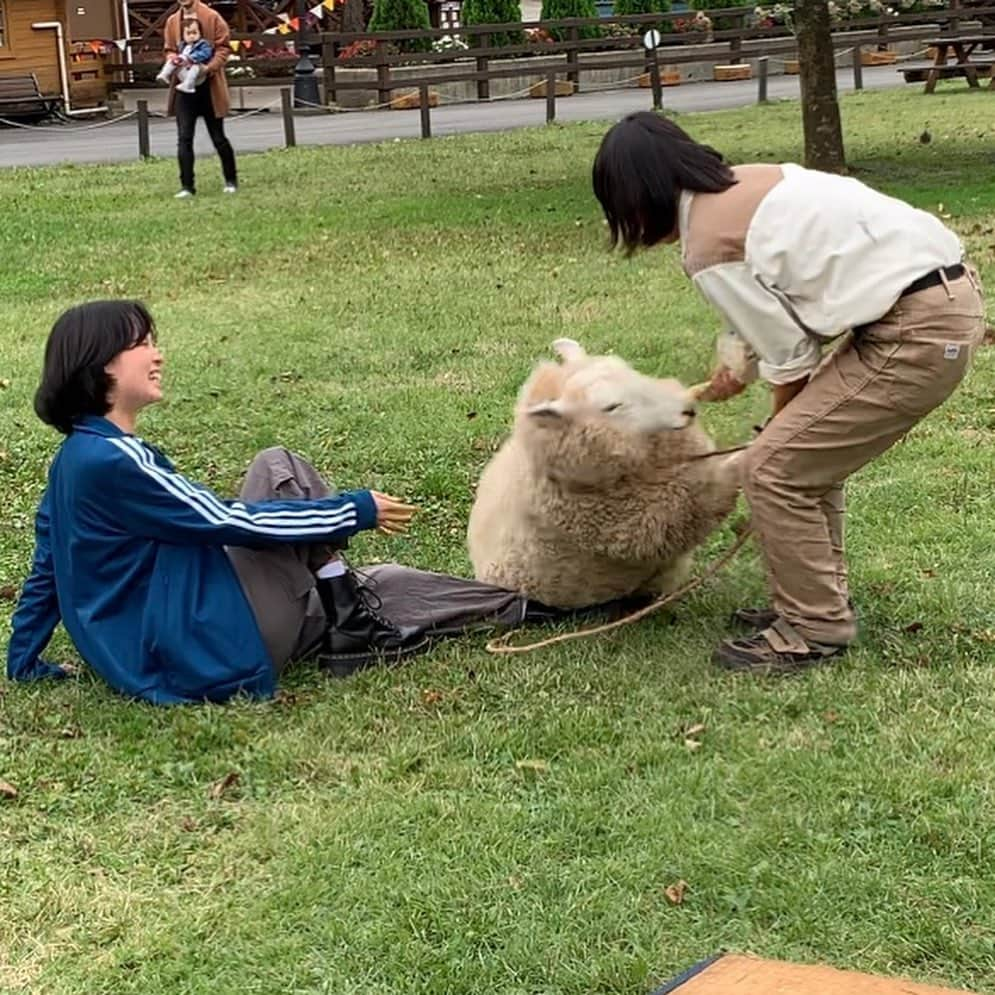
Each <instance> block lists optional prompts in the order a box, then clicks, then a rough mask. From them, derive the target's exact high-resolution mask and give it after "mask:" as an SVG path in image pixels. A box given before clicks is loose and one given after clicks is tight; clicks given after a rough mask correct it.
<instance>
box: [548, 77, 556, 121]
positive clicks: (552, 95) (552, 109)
mask: <svg viewBox="0 0 995 995" xmlns="http://www.w3.org/2000/svg"><path fill="white" fill-rule="evenodd" d="M555 120H556V73H555V72H553V73H547V75H546V124H552V123H553V122H554V121H555Z"/></svg>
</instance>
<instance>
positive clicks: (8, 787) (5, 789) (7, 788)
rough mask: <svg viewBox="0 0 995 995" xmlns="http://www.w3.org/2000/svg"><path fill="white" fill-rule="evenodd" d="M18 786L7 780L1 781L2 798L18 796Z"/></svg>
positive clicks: (0, 796) (0, 791)
mask: <svg viewBox="0 0 995 995" xmlns="http://www.w3.org/2000/svg"><path fill="white" fill-rule="evenodd" d="M16 797H17V788H15V787H14V785H13V784H8V783H7V782H6V781H0V798H16Z"/></svg>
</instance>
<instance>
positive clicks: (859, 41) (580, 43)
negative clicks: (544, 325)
mask: <svg viewBox="0 0 995 995" xmlns="http://www.w3.org/2000/svg"><path fill="white" fill-rule="evenodd" d="M240 2H245V0H240ZM753 16H754V15H753V10H752V8H743V7H733V8H721V9H715V10H710V11H709V17H710V18H711V20H712V22H713V23H723V22H724V23H728V22H729V21H737V20H738V22H739V24H738V26H736V27H728V28H722V29H720V30H712V31H708V32H705V31H701V30H696V31H680V32H678V31H667V30H666V29H665V27H664V26H665V25H666V24H667V23H668V22H669V23H672V22H674V21H677V20H680V19H685V20H686V19H687V18H688V15H687V14H686V13H677V12H668V13H658V14H637V15H627V16H612V17H602V18H596V19H593V18H563V19H558V20H547V21H535V22H527V23H526V22H509V23H505V24H487V25H472V26H463V27H462V28H460V29H459V30H458V32H453V31H452V30H449V29H445V28H433V29H426V30H408V31H381V32H363V33H356V34H344V33H323V34H315V33H307V32H305V33H292V34H288V35H279V34H277V35H274V34H272V33H269V32H233V38H234V39H235V40H236V42H237V43H238V47H239V51H240V53H243V54H244V55H245V56H246V58H244V59H243V62H242V64H243V65H246V66H250V67H251V66H252V65H253V64H256V65H259V66H262V65H264V64H265V63H266V59H267V55H269V56H270V57H271V60H273V61H274V62H275V60H276V59H279V62H275V65H277V66H279V72H277V73H276V74H275V75H274V77H273V78H271V79H265V78H264V79H259V78H251V79H246V80H245V81H244V82H245V83H246V84H251V85H266V84H268V83H274V84H277V83H281V82H282V83H284V84H285V83H286V80H287V78H288V77H289V76H290V75H291V73H292V71H293V65H294V63H295V61H296V56H295V55H294V54H293V46H294V45H300V44H304V45H307V46H308V47H309V48H310V50H311V51H312V53H313V54H314V55H315V56H316V57H318V58H319V59H320V64H321V66H322V68H323V70H324V84H325V102H326V103H327V104H334V103H336V101H337V99H338V95H339V93H341V92H347V91H350V90H351V91H357V90H359V91H374V90H375V91H376V93H377V103H378V104H381V105H387V104H388V103H389V102H390V100H391V97H392V94H393V92H394V91H395V90H399V89H409V88H410V89H418V88H420V87H422V86H435V85H441V84H444V83H458V82H463V83H471V84H475V88H476V97H477V99H478V100H489V99H491V92H490V91H491V87H490V84H491V82H492V81H495V80H498V79H505V78H512V77H523V76H524V77H535V78H536V79H546V78H547V77H548V76H549V74H550V73H554V74H555V75H556V76H557V77H558V78H562V79H565V80H567V81H569V82H570V83H571V84H573V86H574V88H575V89H576V88H577V87H578V85H579V83H580V76H581V73H582V72H590V71H595V70H601V69H626V68H629V69H638V70H640V71H643V72H651V71H652V68H653V65H654V64H655V63H659V64H661V65H665V66H679V65H685V64H689V63H693V62H701V61H704V60H714V61H722V62H725V63H729V64H733V65H735V64H737V63H740V62H742V61H743V60H745V59H755V58H760V57H762V56H766V55H777V54H783V53H790V52H793V51H794V49H795V39H794V36H793V35H792V33H791V31H790V30H789V29H788V28H787V27H786V26H785V25H769V26H768V25H759V24H749V23H747V22H748V20H749V19H750V18H752V17H753ZM979 17H995V4H993V5H992V6H985V7H981V6H979V7H972V8H965V7H962V6H959V5H958V6H952V7H948V8H944V9H936V10H930V11H923V12H918V13H913V14H900V15H897V16H890V17H889V16H883V17H880V18H876V19H871V18H862V19H858V20H853V21H848V22H844V23H840V24H837V25H835V26H834V36H836V37H838V36H840V35H841V34H843V33H846V43H847V44H851V45H863V46H868V47H885V46H887V45H888V44H889V42H890V41H892V40H893V39H894V38H895V37H896V34H895V32H896V29H901V37H902V38H903V39H907V40H917V39H925V38H931V37H933V36H935V35H936V34H937V33H938V31H939V32H942V31H944V30H947V31H955V30H957V28H958V26H959V24H960V22H961V21H963V20H965V19H976V18H979ZM612 25H619V26H621V27H622V28H624V29H627V30H629V31H631V32H632V33H631V34H614V35H607V34H602V35H600V36H599V37H591V38H585V37H583V34H584V29H589V28H592V27H598V28H599V29H602V30H604V29H606V28H609V27H610V26H612ZM649 27H660V29H661V35H662V39H661V44H660V47H659V49H658V50H657V51H656V53H647V52H645V51H644V50H643V47H642V37H641V36H642V33H643V30H644V29H646V28H649ZM537 29H538V30H541V31H544V32H546V33H548V34H552V33H555V34H556V35H558V36H559V37H560V38H561V39H562V40H559V41H545V42H541V43H535V42H531V43H526V42H521V43H515V44H512V45H495V44H493V39H494V37H495V36H496V35H502V34H509V33H512V34H521V33H522V32H524V31H535V30H537ZM447 36H449V37H459V38H460V39H461V41H463V42H465V43H466V44H467V45H469V46H470V47H468V48H465V49H450V50H446V51H441V52H436V51H428V52H422V51H404V50H403V45H404V44H405V43H410V42H413V41H422V42H425V41H427V42H429V43H431V42H433V41H437V40H438V39H440V38H444V37H447ZM356 42H367V43H370V45H371V46H372V49H373V50H372V52H371V53H370V54H368V55H352V56H351V57H345V56H344V55H343V53H344V52H345V53H346V56H348V55H349V53H348V51H347V49H348V47H349V46H354V43H356ZM690 46H694V51H688V50H687V49H688V48H689V47H690ZM703 46H704V47H703ZM508 60H515V64H511V63H510V62H509V61H508ZM153 65H155V68H156V69H157V68H158V65H157V64H153V63H151V62H150V63H149V64H148V66H147V67H143V66H142V65H140V64H136V65H131V66H128V67H120V70H121V71H126V72H128V73H134V74H135V76H134V81H133V82H131V83H121V84H117V85H118V86H119V87H121V86H131V87H136V86H141V85H143V84H142V82H141V78H142V75H143V71H144V72H145V73H146V74H147V75H148V77H149V79H150V78H151V75H152V72H151V70H152V68H153ZM419 68H422V69H424V70H425V73H424V74H420V75H411V73H410V70H413V69H419ZM349 69H368V70H373V72H374V75H375V78H374V79H356V78H354V76H355V74H352V73H348V74H344V73H341V72H339V70H349ZM398 69H405V70H408V72H407V73H405V75H404V77H403V78H399V77H398V76H396V75H395V74H394V71H395V70H398ZM145 85H148V84H147V83H146V84H145Z"/></svg>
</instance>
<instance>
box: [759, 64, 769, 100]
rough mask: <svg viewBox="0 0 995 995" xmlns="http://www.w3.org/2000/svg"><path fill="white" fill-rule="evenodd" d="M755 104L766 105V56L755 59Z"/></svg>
mask: <svg viewBox="0 0 995 995" xmlns="http://www.w3.org/2000/svg"><path fill="white" fill-rule="evenodd" d="M757 103H758V104H766V103H767V56H766V55H761V56H760V58H759V59H757Z"/></svg>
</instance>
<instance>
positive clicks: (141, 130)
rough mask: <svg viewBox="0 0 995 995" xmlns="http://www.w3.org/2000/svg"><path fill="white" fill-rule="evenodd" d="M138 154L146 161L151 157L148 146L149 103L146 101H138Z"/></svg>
mask: <svg viewBox="0 0 995 995" xmlns="http://www.w3.org/2000/svg"><path fill="white" fill-rule="evenodd" d="M138 154H139V155H140V156H141V157H142V158H143V159H148V158H149V156H151V155H152V149H151V147H150V145H149V102H148V101H147V100H139V101H138Z"/></svg>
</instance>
